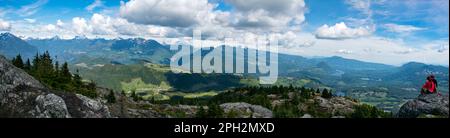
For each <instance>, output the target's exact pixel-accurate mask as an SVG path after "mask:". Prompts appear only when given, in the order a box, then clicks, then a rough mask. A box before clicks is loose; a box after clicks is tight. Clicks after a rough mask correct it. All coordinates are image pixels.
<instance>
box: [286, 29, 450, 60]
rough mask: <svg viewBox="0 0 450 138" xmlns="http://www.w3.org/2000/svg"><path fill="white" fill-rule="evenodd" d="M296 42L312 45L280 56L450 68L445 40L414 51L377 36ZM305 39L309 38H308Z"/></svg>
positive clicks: (415, 47)
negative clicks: (336, 57)
mask: <svg viewBox="0 0 450 138" xmlns="http://www.w3.org/2000/svg"><path fill="white" fill-rule="evenodd" d="M298 35H299V37H297V39H302V40H304V41H306V40H308V41H312V42H314V46H310V47H293V48H288V49H284V47H283V48H282V49H280V52H282V53H287V54H293V55H300V56H304V57H317V56H326V57H329V56H341V57H344V58H349V59H356V60H360V61H366V62H374V63H383V64H389V65H396V66H400V65H402V64H404V63H407V62H411V61H415V62H421V63H427V64H436V65H445V66H448V64H449V58H448V57H449V52H448V40H442V41H439V42H427V43H424V44H419V43H417V44H416V45H415V46H414V47H412V46H411V45H408V44H405V43H404V42H402V41H399V40H396V39H387V38H384V37H378V36H367V37H359V38H354V39H342V40H340V41H339V42H336V41H335V40H330V39H318V38H315V37H314V35H313V34H308V33H300V34H298ZM308 35H310V36H309V37H308Z"/></svg>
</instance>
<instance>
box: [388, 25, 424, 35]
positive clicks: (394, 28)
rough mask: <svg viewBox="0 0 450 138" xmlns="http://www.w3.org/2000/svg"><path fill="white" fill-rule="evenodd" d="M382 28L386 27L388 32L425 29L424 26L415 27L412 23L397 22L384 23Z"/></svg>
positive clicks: (408, 31)
mask: <svg viewBox="0 0 450 138" xmlns="http://www.w3.org/2000/svg"><path fill="white" fill-rule="evenodd" d="M384 28H386V29H387V30H388V31H390V32H394V33H411V32H415V31H421V30H425V29H426V28H420V27H415V26H412V25H399V24H392V23H389V24H384Z"/></svg>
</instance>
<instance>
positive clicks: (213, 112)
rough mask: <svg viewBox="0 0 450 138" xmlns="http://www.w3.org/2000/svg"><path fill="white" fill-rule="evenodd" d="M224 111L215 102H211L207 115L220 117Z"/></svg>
mask: <svg viewBox="0 0 450 138" xmlns="http://www.w3.org/2000/svg"><path fill="white" fill-rule="evenodd" d="M223 114H224V111H223V109H222V108H220V106H219V105H217V104H216V103H212V104H210V105H209V106H208V117H211V118H222V117H223Z"/></svg>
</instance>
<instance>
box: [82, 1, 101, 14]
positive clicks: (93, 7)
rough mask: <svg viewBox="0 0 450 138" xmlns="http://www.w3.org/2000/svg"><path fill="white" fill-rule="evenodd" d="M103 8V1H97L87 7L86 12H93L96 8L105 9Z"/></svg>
mask: <svg viewBox="0 0 450 138" xmlns="http://www.w3.org/2000/svg"><path fill="white" fill-rule="evenodd" d="M103 6H104V4H103V2H102V1H101V0H95V1H94V2H92V3H91V4H89V5H88V6H87V7H86V10H88V11H90V12H92V11H93V10H94V9H95V8H98V7H103Z"/></svg>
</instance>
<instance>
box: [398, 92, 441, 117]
mask: <svg viewBox="0 0 450 138" xmlns="http://www.w3.org/2000/svg"><path fill="white" fill-rule="evenodd" d="M448 99H449V97H448V95H438V94H426V95H420V96H419V97H417V98H416V99H414V100H411V101H408V102H406V103H405V104H403V106H402V107H401V108H400V110H399V112H398V113H397V116H398V117H400V118H416V117H419V116H420V115H424V116H430V115H432V116H440V117H447V118H448V117H449V116H448V114H449V113H448V112H449V111H448Z"/></svg>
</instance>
